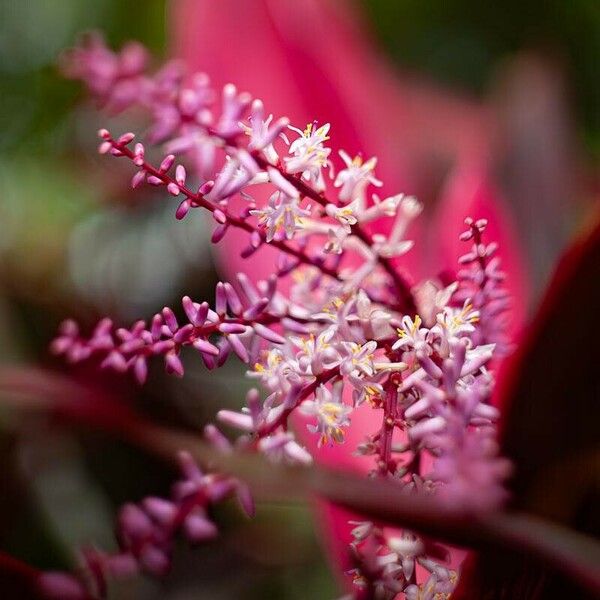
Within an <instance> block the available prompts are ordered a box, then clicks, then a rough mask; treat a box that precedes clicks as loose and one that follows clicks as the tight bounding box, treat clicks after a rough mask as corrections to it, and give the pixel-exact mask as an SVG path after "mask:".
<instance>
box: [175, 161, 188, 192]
mask: <svg viewBox="0 0 600 600" xmlns="http://www.w3.org/2000/svg"><path fill="white" fill-rule="evenodd" d="M185 177H186V173H185V167H184V166H183V165H177V168H176V169H175V179H176V181H177V183H178V184H179V185H180V186H182V187H183V186H184V185H185Z"/></svg>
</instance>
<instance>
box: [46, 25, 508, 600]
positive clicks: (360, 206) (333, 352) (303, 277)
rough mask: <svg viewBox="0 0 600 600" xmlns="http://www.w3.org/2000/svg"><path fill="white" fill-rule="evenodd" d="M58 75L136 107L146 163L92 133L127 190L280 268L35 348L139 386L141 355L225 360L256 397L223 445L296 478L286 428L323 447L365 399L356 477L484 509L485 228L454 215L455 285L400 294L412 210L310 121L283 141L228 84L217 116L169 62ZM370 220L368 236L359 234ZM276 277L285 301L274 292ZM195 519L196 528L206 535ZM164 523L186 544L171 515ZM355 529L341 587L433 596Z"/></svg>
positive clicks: (491, 457)
mask: <svg viewBox="0 0 600 600" xmlns="http://www.w3.org/2000/svg"><path fill="white" fill-rule="evenodd" d="M65 62H66V70H67V73H68V74H69V75H70V76H73V77H77V78H79V79H82V80H83V81H84V82H86V83H87V85H88V88H89V89H90V91H91V92H92V94H94V95H95V96H96V97H97V98H98V100H99V101H100V102H101V103H103V104H105V105H107V106H108V107H109V108H111V109H112V110H122V109H124V108H126V107H129V106H131V105H133V104H136V105H138V106H141V107H142V108H145V109H147V110H148V112H149V114H150V118H151V126H150V141H151V142H156V141H159V142H163V143H164V144H165V149H166V152H167V154H166V156H164V158H163V160H162V161H161V162H160V164H158V165H153V164H152V163H150V162H149V161H148V160H147V158H146V148H145V146H144V145H143V144H142V143H139V142H138V143H134V135H133V134H132V133H126V134H123V135H121V136H113V135H112V134H111V133H110V132H109V131H108V130H106V129H102V130H101V131H100V132H99V135H100V138H101V143H100V148H99V150H100V152H101V153H108V154H111V155H113V156H115V157H123V158H126V159H128V160H129V161H131V163H132V164H133V166H134V167H135V168H136V169H137V171H136V173H135V175H134V176H133V180H132V185H133V186H134V187H137V186H139V185H141V184H142V183H143V182H147V183H148V184H149V185H152V186H159V187H163V188H164V189H165V191H166V193H167V194H168V195H170V196H171V197H175V198H177V199H178V207H177V209H176V217H177V218H178V219H182V218H185V216H186V215H187V214H188V212H189V211H190V210H191V209H194V208H202V209H204V210H205V211H207V212H208V213H209V214H210V215H211V216H212V218H213V220H214V222H215V226H214V227H215V228H214V232H213V235H212V241H213V242H214V243H218V242H220V241H221V240H223V238H224V237H225V236H226V235H227V232H228V231H229V230H230V229H231V228H237V229H240V230H243V231H245V232H246V233H247V235H248V243H247V245H246V246H245V247H244V248H243V249H242V252H241V254H242V256H243V257H249V256H251V255H252V254H254V253H255V252H256V251H258V250H259V249H260V248H261V247H263V246H266V245H269V246H271V247H274V248H276V249H277V250H278V251H279V257H278V260H277V265H276V268H275V273H274V275H273V276H272V277H271V278H270V279H268V280H267V281H259V282H257V283H253V282H251V280H250V279H249V278H248V277H247V276H245V275H243V274H239V275H238V276H237V279H236V280H235V281H233V282H231V283H229V282H219V283H218V284H217V287H216V290H215V298H216V299H215V304H214V306H212V307H211V306H210V305H209V304H208V303H207V302H194V301H193V300H191V299H190V298H189V297H187V296H186V297H184V298H183V300H182V309H183V310H182V315H184V317H183V318H184V319H185V320H184V321H182V317H180V318H177V317H176V316H175V313H174V312H173V310H171V309H170V308H164V309H163V310H162V312H160V313H158V314H156V315H154V317H153V318H152V319H151V320H150V322H149V323H146V322H145V321H138V322H137V323H135V324H134V325H133V326H132V327H131V328H130V329H125V328H116V329H115V328H114V327H113V324H112V322H111V321H110V320H108V319H104V320H102V321H101V322H100V323H99V324H98V325H97V327H96V329H95V330H94V332H93V333H92V335H91V336H90V337H88V338H86V337H83V336H82V335H81V334H80V333H79V329H78V327H77V325H76V324H75V323H74V322H72V321H67V322H65V323H64V324H63V325H62V327H61V330H60V332H59V336H58V337H57V338H56V340H55V341H54V343H53V350H54V351H55V352H56V353H58V354H64V355H66V357H67V359H68V360H70V361H72V362H78V361H80V360H84V359H87V358H89V357H96V358H97V359H98V360H99V362H100V364H101V366H102V367H103V368H108V369H113V370H116V371H120V372H125V371H131V372H132V373H133V374H134V376H135V377H136V378H137V380H138V381H139V382H140V383H143V382H144V381H145V380H146V377H147V372H148V366H147V361H148V359H149V358H150V357H152V356H161V357H162V358H163V359H164V362H165V366H166V369H167V371H168V372H170V373H173V374H175V375H178V376H183V374H184V367H183V362H182V360H181V357H180V355H181V353H182V352H183V351H185V350H184V349H185V347H186V346H191V347H193V349H195V350H196V351H197V352H198V353H199V354H200V357H201V359H202V361H203V362H204V364H205V365H206V367H207V368H209V369H212V368H216V367H219V366H220V365H222V364H223V363H224V361H225V360H226V359H227V358H228V356H229V355H231V354H234V355H236V356H237V357H238V358H239V359H240V360H241V361H243V362H244V363H246V364H247V365H248V376H249V377H250V378H252V379H254V380H256V381H257V382H259V383H260V384H261V386H262V387H263V389H264V390H265V394H264V398H261V394H260V392H259V391H258V390H256V389H253V390H251V391H250V393H249V394H248V396H247V399H246V406H245V407H244V408H243V409H241V411H232V410H222V411H220V412H219V413H218V415H217V418H218V420H219V421H220V423H221V424H223V425H225V426H227V427H229V428H235V429H237V430H238V431H239V437H238V440H237V442H236V443H237V445H238V446H241V447H243V448H245V449H247V450H248V449H251V450H255V451H258V452H262V453H264V454H265V455H267V456H268V457H269V458H270V459H271V460H274V461H285V462H288V463H300V464H309V463H310V462H311V460H312V456H311V454H310V453H309V452H308V451H307V450H306V449H305V448H304V447H303V446H302V445H301V443H300V442H299V441H297V440H296V439H295V437H294V434H293V432H292V430H291V422H290V419H291V418H292V416H293V415H294V414H296V413H299V414H302V415H304V417H305V418H306V417H307V418H308V419H309V424H308V432H309V434H312V435H315V436H316V437H317V440H316V441H317V446H319V447H320V446H324V445H336V444H340V443H343V442H344V440H345V433H346V431H347V429H348V428H349V427H352V419H353V415H354V411H355V409H356V408H357V407H359V406H361V405H368V406H370V407H371V409H372V410H374V411H377V413H378V414H380V415H381V426H380V427H379V428H378V429H377V430H376V431H373V432H372V433H371V434H369V435H368V436H367V437H366V438H365V439H364V441H363V442H362V443H361V444H360V445H359V446H358V447H357V448H355V449H354V450H355V451H356V452H357V453H358V454H360V455H362V456H364V457H365V460H369V461H370V464H371V466H372V475H373V476H375V477H386V478H388V479H391V480H392V481H395V482H396V483H397V485H398V488H399V490H400V491H402V492H404V493H413V492H415V491H416V492H419V493H428V494H439V495H440V496H442V497H444V498H445V499H446V500H447V501H448V502H453V503H456V504H459V505H461V506H466V507H471V508H474V509H477V510H479V509H488V508H490V507H492V506H494V505H496V504H498V503H499V502H501V501H502V499H503V498H504V492H503V488H502V481H503V479H504V478H505V477H506V475H507V473H508V465H507V463H506V461H504V460H503V459H501V458H499V457H498V456H497V448H496V444H495V441H494V439H495V438H494V436H495V429H494V423H495V421H496V419H497V417H498V411H497V409H496V408H494V407H493V406H492V405H491V403H490V398H491V391H492V388H493V384H494V377H493V364H492V363H491V360H492V357H493V356H494V353H495V352H496V350H497V345H500V346H501V349H502V350H504V349H506V338H505V318H504V317H505V312H506V310H507V308H508V301H507V295H506V292H505V291H504V289H503V288H502V280H503V277H504V276H503V274H502V273H501V272H500V271H499V269H498V265H499V259H498V258H497V257H495V256H493V255H494V254H495V252H496V247H495V245H494V244H487V245H486V243H484V241H483V234H484V231H485V227H486V222H485V221H484V220H478V221H473V220H472V219H467V220H466V224H467V226H468V229H467V231H466V232H465V233H464V234H463V235H462V239H463V240H465V241H471V240H472V242H473V247H472V250H471V251H470V252H469V253H468V254H466V255H465V256H463V257H462V258H461V259H460V262H461V264H462V265H463V267H464V268H463V269H462V270H461V271H459V273H458V275H457V280H456V281H455V282H454V283H452V284H450V285H446V286H443V285H442V284H441V283H440V282H438V281H437V280H435V279H431V280H426V281H423V282H412V281H409V280H408V279H407V276H406V275H405V274H404V273H403V272H402V271H401V270H400V269H398V268H397V264H396V263H397V261H396V259H397V258H398V257H401V256H402V255H403V254H405V253H406V252H408V251H409V250H410V249H411V248H412V246H413V242H412V241H411V240H407V239H406V237H405V236H406V232H407V230H408V228H409V227H410V223H411V221H412V220H413V219H415V218H416V217H417V216H418V215H419V213H420V211H421V205H420V203H419V202H418V201H417V200H416V199H415V198H412V197H408V196H404V195H402V194H395V195H392V196H389V197H385V198H383V199H382V198H380V197H379V196H378V195H377V194H375V193H371V195H369V193H370V190H371V187H372V186H375V187H381V186H382V185H383V184H382V182H380V181H379V180H378V179H377V178H376V175H375V167H376V159H375V158H370V159H368V160H363V158H362V157H361V156H360V155H359V156H356V157H354V158H351V157H350V155H348V154H347V153H346V152H344V151H343V150H340V151H339V156H340V157H341V163H340V164H338V163H337V162H336V160H334V158H333V155H332V151H331V149H330V148H329V146H328V145H327V144H328V142H329V141H330V133H331V131H330V126H329V124H323V125H319V124H317V123H309V124H308V125H307V126H306V128H297V127H293V126H291V125H290V124H289V121H288V119H287V118H280V119H277V120H275V119H274V118H273V116H272V115H266V113H265V109H264V106H263V104H262V102H261V101H260V100H252V98H251V97H250V96H249V95H248V94H247V93H239V92H238V90H237V89H236V88H235V86H233V85H231V84H229V85H226V86H225V87H224V88H223V90H222V93H221V96H220V97H221V100H220V102H218V101H217V98H218V96H219V95H218V94H217V93H215V92H214V91H213V90H212V89H211V88H210V84H209V80H208V77H207V76H206V75H204V74H196V75H192V76H190V75H186V74H185V73H184V72H183V71H182V70H181V68H180V66H178V65H176V64H170V65H167V66H166V67H164V68H163V69H161V70H160V71H158V72H157V73H156V74H154V75H148V74H146V72H145V70H144V66H145V54H144V53H143V52H142V51H141V50H140V49H139V48H138V47H137V46H129V47H127V48H125V49H124V50H123V51H122V52H121V53H120V54H114V53H112V52H110V51H109V50H108V49H107V48H106V47H105V46H104V45H103V43H102V42H101V40H99V39H98V38H96V37H92V38H91V39H88V40H87V42H86V43H85V44H84V45H83V46H81V47H79V48H77V49H75V50H73V51H71V52H70V53H69V54H68V55H67V56H66V58H65ZM99 73H100V74H102V77H99V75H98V74H99ZM290 138H291V139H290ZM188 172H189V174H188ZM190 175H191V176H190ZM265 189H266V190H267V194H266V196H265V194H264V191H265ZM234 197H241V198H242V199H243V203H242V204H241V205H242V208H241V209H234V208H233V206H234V204H233V203H232V202H231V200H232V199H233V198H234ZM263 197H264V198H267V200H266V202H265V201H262V200H261V198H263ZM239 205H240V203H236V204H235V206H239ZM374 222H378V231H387V233H377V234H373V233H371V231H372V229H371V224H372V223H374ZM379 222H381V224H380V225H379ZM289 275H291V276H292V277H291V279H292V282H291V285H290V286H289V293H286V294H284V293H283V292H282V291H281V289H282V288H281V287H280V286H279V282H280V280H282V279H283V278H286V277H288V276H289ZM210 431H211V435H212V438H213V440H217V439H218V441H219V443H218V445H219V446H220V447H222V448H225V447H227V448H228V447H229V446H228V444H227V442H226V441H225V437H224V436H223V434H221V433H220V432H219V431H218V430H217V429H216V428H214V427H212V428H211V430H210ZM194 477H196V476H194ZM194 477H191V476H190V474H189V473H188V479H189V480H194V481H195V479H194ZM197 477H200V479H199V480H198V481H200V480H202V481H203V480H204V479H202V477H204V476H200V475H198V476H197ZM226 481H229V480H226ZM229 483H230V485H231V482H229ZM204 497H205V496H203V498H204ZM177 498H180V497H179V496H177V497H176V499H177ZM150 506H151V507H153V508H154V509H156V511H158V512H157V514H158V513H161V514H162V512H161V511H163V509H164V511H165V514H166V512H168V513H169V514H171V513H172V512H173V511H175V510H176V509H175V508H173V509H172V510H171V509H169V510H167V509H166V506H167V505H165V504H163V503H158V502H153V503H150V504H148V503H145V504H143V508H139V507H138V508H135V509H134V508H128V509H127V510H128V511H129V513H131V514H132V515H134V516H135V517H136V518H133V517H132V522H135V525H136V526H135V527H134V528H133V529H134V530H135V529H136V527H137V526H138V525H140V527H141V522H142V521H143V522H144V523H147V524H148V527H150V524H151V523H152V520H153V519H154V521H156V518H158V517H156V514H154V513H152V510H150V512H151V513H152V514H150V515H148V514H147V513H148V511H149V507H150ZM169 506H172V505H169ZM159 509H160V510H159ZM194 510H195V509H194ZM156 511H155V512H156ZM142 515H144V516H143V517H142ZM155 517H156V518H155ZM161 518H162V517H160V518H158V521H160V519H161ZM189 518H190V517H187V519H189ZM198 518H199V519H202V518H204V516H203V515H199V516H198ZM128 522H129V521H128ZM202 522H203V523H204V524H205V527H204V529H203V528H202V527H200V525H198V528H197V531H208V530H209V529H210V530H211V531H212V529H211V528H210V527H209V525H208V524H206V523H205V522H204V521H202ZM177 523H178V525H181V526H182V527H183V528H184V533H186V532H187V535H188V537H189V531H187V530H186V525H185V524H186V523H187V520H185V519H184V520H181V519H178V520H177ZM157 526H158V527H159V528H160V523H159V525H156V524H154V525H153V527H157ZM126 529H127V528H126ZM188 529H189V528H188ZM359 529H360V532H359V533H355V543H354V544H353V548H354V552H355V554H356V556H357V571H356V572H355V582H356V583H357V585H358V586H360V585H364V582H365V581H370V582H372V583H373V585H374V586H375V587H376V588H377V589H381V590H383V591H382V592H381V593H382V594H383V596H381V597H386V598H387V597H390V598H393V597H396V595H397V594H399V593H403V594H404V597H406V598H408V599H411V598H434V597H435V598H438V597H439V598H444V597H447V595H448V594H449V592H450V591H451V589H452V587H453V584H454V581H455V579H456V574H455V573H453V572H452V571H450V570H449V569H447V568H445V567H443V566H441V565H440V564H439V563H437V562H435V561H434V560H432V558H431V557H430V556H429V555H428V554H429V551H430V547H429V546H430V545H428V544H426V543H425V542H424V541H423V540H421V539H419V538H418V537H416V536H415V535H413V534H412V533H410V532H403V533H402V534H401V535H400V537H398V536H396V537H392V538H389V539H387V537H385V536H384V535H383V533H382V531H381V530H380V529H378V528H376V527H374V526H371V525H369V526H366V525H365V526H361V528H359ZM136 531H137V530H136ZM148 531H150V529H148ZM152 531H154V529H153V530H152ZM169 531H170V532H171V533H173V529H169ZM356 531H357V530H355V532H356ZM199 535H200V534H199ZM161 536H162V534H160V535H159V534H158V533H154V534H152V535H149V536H146V537H145V538H144V539H151V540H154V541H153V542H152V543H153V544H154V545H153V546H151V547H152V557H151V560H150V562H148V560H145V559H144V558H143V556H142V554H141V550H140V548H139V547H138V546H139V544H138V542H137V541H136V540H137V538H136V535H135V532H132V531H129V533H126V534H123V535H122V536H121V539H122V540H124V541H125V547H126V549H127V551H132V552H133V553H134V555H135V557H136V559H137V560H138V561H140V560H141V563H142V565H143V568H145V569H146V570H149V571H151V572H154V573H158V572H159V571H161V570H162V569H161V568H159V566H160V565H164V564H167V559H166V556H167V555H168V544H167V542H165V541H164V540H165V539H167V538H165V537H164V536H162V537H161ZM192 538H193V539H197V538H198V536H195V537H194V535H192ZM156 540H158V541H156ZM165 544H167V545H165ZM144 547H145V546H144ZM144 556H145V555H144ZM358 559H360V560H358ZM416 563H418V564H420V565H421V566H422V567H424V568H425V569H426V570H427V571H429V573H430V576H429V578H428V579H427V580H426V581H423V582H419V581H417V579H416V570H415V564H416ZM152 565H154V566H152ZM157 565H158V566H157ZM154 567H156V568H154ZM369 585H371V584H369ZM386 594H387V595H386Z"/></svg>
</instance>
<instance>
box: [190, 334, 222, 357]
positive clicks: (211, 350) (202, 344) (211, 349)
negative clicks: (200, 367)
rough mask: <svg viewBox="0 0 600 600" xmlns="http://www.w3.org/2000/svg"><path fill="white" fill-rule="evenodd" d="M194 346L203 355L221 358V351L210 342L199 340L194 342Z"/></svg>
mask: <svg viewBox="0 0 600 600" xmlns="http://www.w3.org/2000/svg"><path fill="white" fill-rule="evenodd" d="M193 346H194V348H196V350H198V351H199V352H201V353H202V354H208V355H210V356H219V349H218V348H217V347H216V346H214V345H213V344H211V343H210V342H209V341H208V340H203V339H201V338H199V339H197V340H195V341H194V343H193Z"/></svg>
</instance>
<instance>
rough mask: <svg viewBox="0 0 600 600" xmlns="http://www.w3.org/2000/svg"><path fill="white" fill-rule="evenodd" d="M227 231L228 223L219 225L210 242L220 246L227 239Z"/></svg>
mask: <svg viewBox="0 0 600 600" xmlns="http://www.w3.org/2000/svg"><path fill="white" fill-rule="evenodd" d="M227 229H229V224H228V223H225V224H224V225H219V226H218V227H216V228H215V230H214V231H213V234H212V236H211V238H210V241H211V242H212V243H213V244H218V243H219V242H220V241H221V240H222V239H223V238H224V237H225V234H226V233H227Z"/></svg>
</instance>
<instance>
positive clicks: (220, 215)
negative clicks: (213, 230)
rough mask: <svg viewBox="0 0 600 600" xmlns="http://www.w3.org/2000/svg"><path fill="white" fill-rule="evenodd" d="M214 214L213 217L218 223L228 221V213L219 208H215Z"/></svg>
mask: <svg viewBox="0 0 600 600" xmlns="http://www.w3.org/2000/svg"><path fill="white" fill-rule="evenodd" d="M212 215H213V219H214V220H215V221H216V222H217V223H220V224H221V225H223V224H224V223H227V215H226V214H225V213H224V212H223V211H222V210H220V209H219V208H215V210H214V211H213V214H212Z"/></svg>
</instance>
